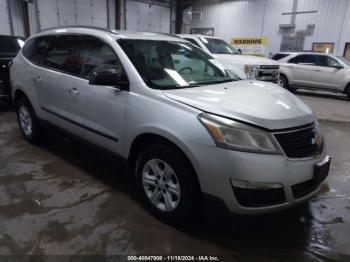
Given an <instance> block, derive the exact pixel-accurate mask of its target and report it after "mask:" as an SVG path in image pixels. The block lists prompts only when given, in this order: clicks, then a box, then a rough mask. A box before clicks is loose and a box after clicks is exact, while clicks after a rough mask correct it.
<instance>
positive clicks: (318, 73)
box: [312, 55, 345, 90]
mask: <svg viewBox="0 0 350 262" xmlns="http://www.w3.org/2000/svg"><path fill="white" fill-rule="evenodd" d="M316 65H317V69H315V71H314V72H313V75H312V81H313V82H314V85H315V86H317V87H318V88H322V89H329V90H342V88H344V87H343V86H342V82H343V79H344V76H345V75H344V69H342V68H337V66H341V65H340V63H339V62H338V61H337V60H335V59H334V58H332V57H329V56H325V55H317V59H316Z"/></svg>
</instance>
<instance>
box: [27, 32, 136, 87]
mask: <svg viewBox="0 0 350 262" xmlns="http://www.w3.org/2000/svg"><path fill="white" fill-rule="evenodd" d="M68 35H76V36H79V37H81V38H84V37H90V38H94V39H96V40H98V41H101V42H103V43H104V44H106V45H107V46H109V47H110V48H111V49H112V51H113V53H114V54H115V55H116V57H117V58H118V60H119V62H120V64H121V67H122V70H123V72H124V75H125V77H126V80H127V81H128V82H129V76H128V73H127V71H126V70H125V67H124V65H123V62H122V60H121V59H120V57H119V56H118V54H117V53H116V51H115V50H114V48H113V47H112V46H111V45H110V44H109V43H108V42H107V41H105V40H104V39H103V38H101V37H98V36H95V35H90V34H81V33H64V34H54V33H53V34H47V35H42V36H37V37H34V38H31V39H29V41H31V40H35V39H38V38H41V37H50V38H51V39H50V43H49V45H48V48H47V49H46V50H45V54H44V58H45V57H46V56H47V50H48V49H49V47H50V46H51V44H52V39H53V38H54V37H58V36H68ZM29 41H28V42H27V43H26V45H27V44H28V43H29ZM83 46H84V45H82V47H83ZM23 49H24V48H22V49H21V52H22V53H21V54H22V56H23V57H24V58H25V59H26V60H27V61H28V62H29V63H31V64H33V65H35V66H38V67H41V68H45V69H48V70H52V71H54V72H59V73H62V74H65V75H68V76H73V77H77V78H80V79H83V80H85V81H89V79H88V78H86V77H83V76H81V75H75V74H71V73H68V72H65V71H62V70H58V69H55V68H51V67H48V66H44V65H42V64H41V65H40V64H37V63H34V62H32V61H31V60H29V59H28V58H27V57H26V56H25V55H24V54H23ZM79 57H80V54H79Z"/></svg>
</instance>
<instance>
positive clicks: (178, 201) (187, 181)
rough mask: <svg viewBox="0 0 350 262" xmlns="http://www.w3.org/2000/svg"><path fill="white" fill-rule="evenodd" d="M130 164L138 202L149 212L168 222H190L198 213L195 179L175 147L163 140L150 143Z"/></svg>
mask: <svg viewBox="0 0 350 262" xmlns="http://www.w3.org/2000/svg"><path fill="white" fill-rule="evenodd" d="M134 168H135V169H134V170H135V174H136V180H137V185H138V189H139V193H140V196H141V198H142V202H143V203H144V205H145V206H146V208H147V209H148V210H149V211H150V212H151V213H152V214H153V215H155V216H156V217H158V218H159V219H161V220H163V221H165V222H167V223H171V224H190V223H191V222H193V221H194V220H195V218H196V217H197V215H199V214H200V208H199V206H200V205H199V204H200V190H199V186H198V182H197V181H196V179H195V174H193V171H192V168H191V167H190V166H189V164H187V161H186V159H184V158H183V157H182V155H181V154H179V153H178V152H177V150H175V149H173V148H172V147H171V146H168V145H165V144H153V145H150V146H149V147H147V148H146V149H145V150H144V151H143V152H142V153H141V154H140V155H139V156H138V158H137V161H136V162H135V167H134ZM166 168H167V170H168V172H166V173H165V174H164V172H165V171H164V170H165V169H166ZM163 174H164V176H163ZM163 178H164V179H165V180H163ZM152 197H153V198H154V200H151V198H152Z"/></svg>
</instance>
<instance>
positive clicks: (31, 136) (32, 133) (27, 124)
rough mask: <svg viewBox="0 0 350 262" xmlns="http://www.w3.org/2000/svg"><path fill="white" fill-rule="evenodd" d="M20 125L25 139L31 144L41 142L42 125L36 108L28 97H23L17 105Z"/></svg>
mask: <svg viewBox="0 0 350 262" xmlns="http://www.w3.org/2000/svg"><path fill="white" fill-rule="evenodd" d="M16 113H17V120H18V125H19V127H20V129H21V132H22V135H23V136H24V139H25V140H27V141H28V142H29V143H31V144H39V142H40V139H41V134H40V126H39V122H38V119H37V117H36V115H35V112H34V109H33V107H32V105H31V104H30V102H29V101H28V99H26V98H24V97H22V98H20V100H19V101H18V103H17V105H16Z"/></svg>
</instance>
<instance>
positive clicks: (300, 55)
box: [288, 54, 317, 66]
mask: <svg viewBox="0 0 350 262" xmlns="http://www.w3.org/2000/svg"><path fill="white" fill-rule="evenodd" d="M302 56H316V55H315V54H299V55H296V56H294V57H292V58H290V59H289V60H288V64H293V65H306V66H317V65H316V64H315V63H313V65H311V64H310V65H307V63H304V64H302V63H293V62H291V60H293V59H296V58H300V57H302ZM314 61H315V62H316V59H314Z"/></svg>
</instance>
